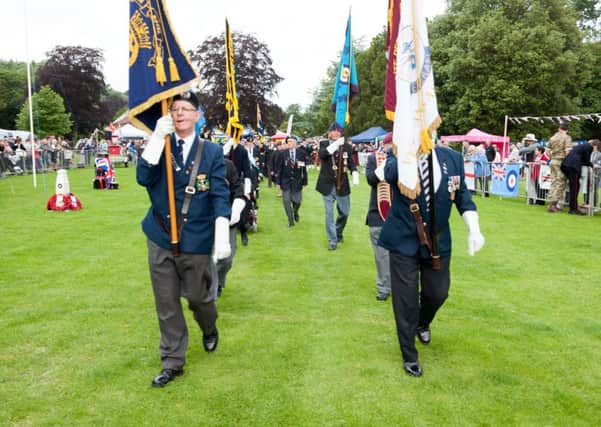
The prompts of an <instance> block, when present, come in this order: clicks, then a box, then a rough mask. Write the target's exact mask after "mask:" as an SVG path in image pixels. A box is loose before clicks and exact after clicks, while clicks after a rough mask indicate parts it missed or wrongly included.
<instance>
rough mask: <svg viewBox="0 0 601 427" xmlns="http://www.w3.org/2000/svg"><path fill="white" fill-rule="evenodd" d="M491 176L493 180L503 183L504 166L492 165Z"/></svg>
mask: <svg viewBox="0 0 601 427" xmlns="http://www.w3.org/2000/svg"><path fill="white" fill-rule="evenodd" d="M492 176H493V178H494V179H498V180H499V181H505V165H499V164H496V165H493V167H492Z"/></svg>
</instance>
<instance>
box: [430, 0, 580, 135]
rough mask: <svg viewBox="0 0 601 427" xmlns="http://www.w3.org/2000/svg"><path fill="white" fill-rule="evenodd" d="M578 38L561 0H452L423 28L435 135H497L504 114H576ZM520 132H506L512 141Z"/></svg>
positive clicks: (573, 17) (548, 130) (570, 11)
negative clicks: (437, 126)
mask: <svg viewBox="0 0 601 427" xmlns="http://www.w3.org/2000/svg"><path fill="white" fill-rule="evenodd" d="M581 39H582V34H581V32H580V30H579V29H578V27H577V25H576V13H575V12H574V11H573V9H570V8H569V7H567V4H566V1H565V0H532V1H526V0H508V1H489V2H481V1H479V0H456V1H453V2H452V3H451V4H450V8H449V12H448V13H447V14H445V15H441V16H439V17H436V18H435V19H434V20H433V21H432V23H431V26H430V43H431V45H432V52H433V63H434V75H435V82H436V88H437V96H438V105H439V111H440V113H441V117H442V118H443V124H442V128H441V131H442V132H441V133H446V134H452V133H464V132H466V131H468V130H469V129H470V128H472V127H479V128H481V129H483V130H485V131H488V132H491V133H497V134H498V133H502V132H503V124H504V120H503V118H504V116H505V115H517V116H522V115H533V116H539V115H559V114H570V113H572V114H574V113H577V112H579V109H580V108H579V107H580V105H581V99H580V91H581V89H582V87H583V86H584V85H585V84H586V83H587V82H588V81H589V80H590V78H591V74H590V56H589V55H588V54H587V52H586V51H585V50H584V49H583V45H582V41H581ZM555 126H556V125H555ZM555 126H553V125H547V126H546V127H543V126H542V125H541V126H536V125H535V126H533V127H531V128H529V131H534V132H537V133H546V134H549V133H551V132H552V131H553V128H554V127H555ZM543 131H544V132H543ZM522 132H524V130H523V129H510V134H511V136H512V137H513V138H514V139H517V138H518V137H519V135H518V133H519V134H521V133H522Z"/></svg>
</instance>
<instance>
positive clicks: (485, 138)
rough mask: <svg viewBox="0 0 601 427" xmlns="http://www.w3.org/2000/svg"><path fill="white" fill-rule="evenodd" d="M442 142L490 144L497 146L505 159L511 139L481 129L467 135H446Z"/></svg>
mask: <svg viewBox="0 0 601 427" xmlns="http://www.w3.org/2000/svg"><path fill="white" fill-rule="evenodd" d="M440 140H441V141H442V142H463V141H468V142H469V143H474V144H481V143H483V142H490V143H491V144H492V145H494V146H495V148H496V149H497V151H498V152H499V153H500V154H501V159H504V158H505V156H506V155H507V152H508V150H509V143H510V140H509V137H508V136H505V137H503V136H499V135H493V134H490V133H486V132H483V131H481V130H480V129H476V128H474V129H472V130H470V131H469V132H468V133H466V134H465V135H445V136H441V137H440Z"/></svg>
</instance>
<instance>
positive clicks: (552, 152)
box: [547, 122, 572, 213]
mask: <svg viewBox="0 0 601 427" xmlns="http://www.w3.org/2000/svg"><path fill="white" fill-rule="evenodd" d="M571 149H572V138H571V137H570V135H568V124H567V123H566V122H561V123H560V124H559V129H557V132H556V133H555V134H554V135H553V136H552V137H551V139H549V142H548V143H547V152H548V153H549V157H550V158H551V163H550V166H551V191H550V192H549V201H550V203H549V208H548V209H547V210H548V211H549V212H552V213H555V212H561V208H560V207H559V202H560V201H561V200H563V198H564V193H565V191H566V185H567V178H566V176H565V175H564V173H563V172H562V171H561V163H562V162H563V159H565V157H566V155H567V154H568V153H569V152H570V150H571Z"/></svg>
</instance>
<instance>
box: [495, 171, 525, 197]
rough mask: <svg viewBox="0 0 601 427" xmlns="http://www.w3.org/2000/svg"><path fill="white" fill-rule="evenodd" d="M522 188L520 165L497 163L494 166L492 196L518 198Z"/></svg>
mask: <svg viewBox="0 0 601 427" xmlns="http://www.w3.org/2000/svg"><path fill="white" fill-rule="evenodd" d="M519 187H520V165H519V164H502V163H495V164H493V166H492V187H491V189H490V191H491V193H492V194H496V195H497V196H503V197H517V196H518V190H519Z"/></svg>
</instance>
